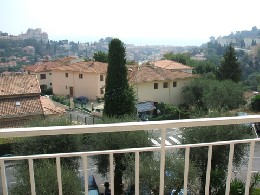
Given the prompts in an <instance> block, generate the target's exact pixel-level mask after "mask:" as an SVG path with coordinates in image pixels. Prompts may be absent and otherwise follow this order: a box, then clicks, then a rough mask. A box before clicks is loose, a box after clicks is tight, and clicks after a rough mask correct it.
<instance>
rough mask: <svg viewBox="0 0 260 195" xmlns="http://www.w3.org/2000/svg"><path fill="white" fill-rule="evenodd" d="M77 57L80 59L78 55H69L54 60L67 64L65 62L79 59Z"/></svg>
mask: <svg viewBox="0 0 260 195" xmlns="http://www.w3.org/2000/svg"><path fill="white" fill-rule="evenodd" d="M77 59H79V57H78V56H67V57H64V58H58V59H56V60H54V61H55V62H58V63H61V64H64V65H65V64H68V63H71V62H73V61H74V60H77Z"/></svg>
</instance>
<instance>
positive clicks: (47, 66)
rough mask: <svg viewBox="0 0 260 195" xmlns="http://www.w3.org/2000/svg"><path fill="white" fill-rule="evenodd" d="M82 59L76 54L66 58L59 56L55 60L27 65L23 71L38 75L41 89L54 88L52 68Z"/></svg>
mask: <svg viewBox="0 0 260 195" xmlns="http://www.w3.org/2000/svg"><path fill="white" fill-rule="evenodd" d="M78 61H80V59H79V58H78V57H76V56H68V57H64V58H59V59H56V60H54V61H47V62H43V63H38V64H35V65H32V66H26V67H25V68H24V69H23V71H24V73H26V74H34V75H37V78H38V80H39V83H40V87H41V90H47V89H49V88H52V83H53V82H52V68H55V67H58V66H62V65H69V64H71V63H75V62H78Z"/></svg>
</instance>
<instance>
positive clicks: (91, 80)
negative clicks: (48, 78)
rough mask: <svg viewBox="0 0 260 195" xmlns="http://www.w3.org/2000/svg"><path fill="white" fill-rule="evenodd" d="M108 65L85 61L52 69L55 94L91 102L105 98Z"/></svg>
mask: <svg viewBox="0 0 260 195" xmlns="http://www.w3.org/2000/svg"><path fill="white" fill-rule="evenodd" d="M107 66H108V65H107V63H102V62H93V61H88V62H86V61H84V62H76V63H73V64H70V65H64V66H59V67H56V68H53V69H52V74H53V77H52V78H53V86H52V87H53V93H54V94H56V95H69V96H72V97H79V96H86V97H88V99H90V100H96V99H97V98H102V97H104V93H105V80H106V73H107Z"/></svg>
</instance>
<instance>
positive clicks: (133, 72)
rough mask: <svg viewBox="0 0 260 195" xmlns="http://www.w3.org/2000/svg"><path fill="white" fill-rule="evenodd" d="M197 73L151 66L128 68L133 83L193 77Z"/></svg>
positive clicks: (129, 77)
mask: <svg viewBox="0 0 260 195" xmlns="http://www.w3.org/2000/svg"><path fill="white" fill-rule="evenodd" d="M193 77H196V75H193V74H191V73H187V72H183V71H178V70H175V71H171V70H168V69H163V68H158V67H151V66H145V65H143V66H141V67H140V68H139V70H138V68H137V66H136V67H132V68H129V69H128V79H129V81H130V82H131V83H135V82H136V81H137V82H138V83H140V82H151V81H164V80H165V81H166V80H176V79H185V78H193Z"/></svg>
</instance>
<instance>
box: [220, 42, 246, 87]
mask: <svg viewBox="0 0 260 195" xmlns="http://www.w3.org/2000/svg"><path fill="white" fill-rule="evenodd" d="M241 74H242V70H241V68H240V64H239V62H238V59H237V57H236V52H235V49H234V47H233V46H232V45H231V44H229V46H228V47H227V49H226V52H225V53H224V55H223V59H222V61H221V63H220V66H219V68H218V72H217V78H218V79H219V80H232V81H234V82H239V81H240V79H241Z"/></svg>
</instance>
